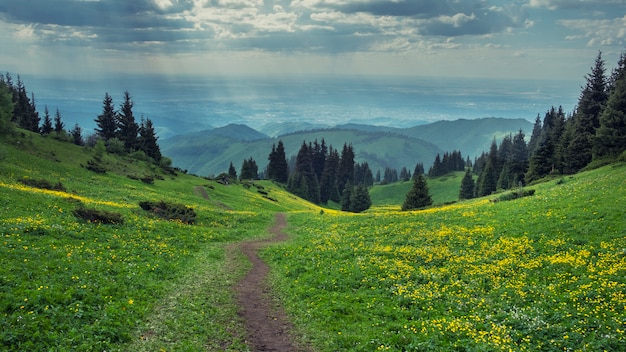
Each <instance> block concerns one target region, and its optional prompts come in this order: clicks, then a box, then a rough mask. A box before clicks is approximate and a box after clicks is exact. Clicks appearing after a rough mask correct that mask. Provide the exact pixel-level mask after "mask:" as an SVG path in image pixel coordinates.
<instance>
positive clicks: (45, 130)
mask: <svg viewBox="0 0 626 352" xmlns="http://www.w3.org/2000/svg"><path fill="white" fill-rule="evenodd" d="M40 132H41V134H42V135H49V134H50V133H51V132H52V119H50V112H49V111H48V106H47V105H46V106H45V107H44V112H43V123H42V124H41V129H40Z"/></svg>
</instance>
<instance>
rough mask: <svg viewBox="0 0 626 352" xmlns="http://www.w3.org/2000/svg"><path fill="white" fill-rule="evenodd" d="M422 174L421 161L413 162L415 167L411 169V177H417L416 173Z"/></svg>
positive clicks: (422, 165) (422, 166)
mask: <svg viewBox="0 0 626 352" xmlns="http://www.w3.org/2000/svg"><path fill="white" fill-rule="evenodd" d="M422 174H424V164H422V163H421V162H420V163H417V164H415V168H414V169H413V177H412V178H415V177H417V175H422Z"/></svg>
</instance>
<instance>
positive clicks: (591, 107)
mask: <svg viewBox="0 0 626 352" xmlns="http://www.w3.org/2000/svg"><path fill="white" fill-rule="evenodd" d="M607 100H608V95H607V81H606V77H605V69H604V60H603V59H602V53H601V52H600V53H598V56H597V58H596V61H595V65H594V67H593V68H592V71H591V73H590V74H589V75H588V76H587V84H586V86H585V87H584V89H583V91H582V93H581V94H580V98H579V99H578V106H577V107H576V114H575V115H574V117H573V119H574V126H573V128H574V134H573V138H572V140H571V142H570V144H569V145H568V147H567V159H569V168H570V169H571V171H573V172H578V171H580V169H582V168H583V167H585V166H587V164H589V162H591V160H592V149H593V140H594V136H595V134H596V129H597V128H598V127H599V126H600V114H601V113H602V110H603V108H604V106H605V105H606V102H607Z"/></svg>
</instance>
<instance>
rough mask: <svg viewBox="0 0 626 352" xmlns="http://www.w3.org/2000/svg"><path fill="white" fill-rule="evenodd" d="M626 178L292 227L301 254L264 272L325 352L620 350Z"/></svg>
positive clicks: (310, 219) (275, 253)
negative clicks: (510, 197)
mask: <svg viewBox="0 0 626 352" xmlns="http://www.w3.org/2000/svg"><path fill="white" fill-rule="evenodd" d="M624 175H626V164H624V163H622V164H615V165H611V166H608V167H604V168H601V169H597V170H593V171H589V172H584V173H580V174H577V175H574V176H572V177H566V178H563V179H557V180H552V181H550V182H547V183H542V184H538V185H535V186H533V188H532V189H533V190H534V191H535V194H534V195H533V196H529V197H524V198H520V199H514V200H510V201H499V202H493V201H492V200H491V199H487V198H480V199H476V200H472V201H465V202H459V203H455V204H452V205H447V206H443V207H435V208H431V209H427V210H423V211H414V212H399V211H389V210H388V209H384V208H379V209H378V211H377V210H376V209H374V210H373V211H371V212H369V213H367V214H361V215H346V214H336V215H332V214H324V215H317V216H316V215H313V214H293V215H291V216H290V217H289V222H290V224H291V226H292V227H291V229H292V233H293V235H294V238H293V240H292V241H290V242H289V243H286V244H282V245H279V246H275V247H272V248H271V249H269V250H268V251H267V252H266V253H265V258H267V260H269V261H271V262H272V268H273V271H274V276H273V277H274V285H275V286H276V290H277V292H278V294H279V295H280V297H281V300H282V302H283V303H284V304H285V305H286V307H287V310H288V312H289V313H290V314H291V315H292V317H293V319H294V321H295V324H296V325H297V326H298V327H299V329H301V331H302V334H303V335H306V336H308V337H309V338H310V339H311V340H312V341H313V344H314V345H315V346H316V347H317V350H319V351H337V350H342V351H348V350H349V351H409V350H410V351H458V350H462V351H563V350H572V351H599V350H605V351H614V350H622V349H623V346H625V345H626V334H624V326H625V325H624V324H625V321H624V309H625V308H626V296H625V295H624V292H626V256H625V254H624V253H625V252H624V251H625V248H626V236H625V233H624V229H626V198H624V195H625V194H626V179H625V178H624ZM500 199H504V198H500Z"/></svg>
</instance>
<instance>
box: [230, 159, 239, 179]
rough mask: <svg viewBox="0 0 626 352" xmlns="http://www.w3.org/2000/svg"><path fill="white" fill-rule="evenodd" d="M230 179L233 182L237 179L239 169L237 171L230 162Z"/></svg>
mask: <svg viewBox="0 0 626 352" xmlns="http://www.w3.org/2000/svg"><path fill="white" fill-rule="evenodd" d="M228 177H230V178H231V179H233V180H236V179H237V169H235V166H234V165H233V162H232V161H231V162H230V166H229V167H228Z"/></svg>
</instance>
